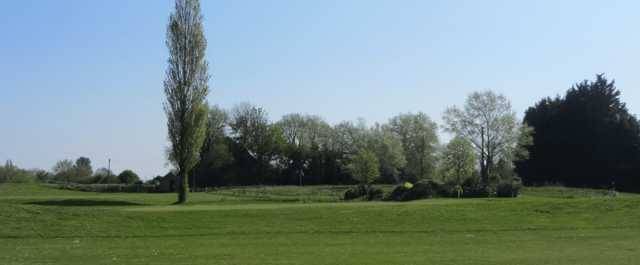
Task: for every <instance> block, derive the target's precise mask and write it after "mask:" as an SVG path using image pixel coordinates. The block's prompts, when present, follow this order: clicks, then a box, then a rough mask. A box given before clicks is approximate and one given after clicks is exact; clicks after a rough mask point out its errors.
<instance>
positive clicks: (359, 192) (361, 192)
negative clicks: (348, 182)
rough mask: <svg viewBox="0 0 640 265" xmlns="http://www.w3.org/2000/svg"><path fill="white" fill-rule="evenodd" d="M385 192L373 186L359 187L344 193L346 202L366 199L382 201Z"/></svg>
mask: <svg viewBox="0 0 640 265" xmlns="http://www.w3.org/2000/svg"><path fill="white" fill-rule="evenodd" d="M383 196H384V192H383V191H382V190H381V189H379V188H376V187H373V186H371V185H358V186H356V187H354V188H351V189H349V190H347V191H346V192H345V193H344V199H345V200H355V199H365V200H368V201H374V200H382V198H383Z"/></svg>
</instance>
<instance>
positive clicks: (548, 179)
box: [516, 75, 640, 191]
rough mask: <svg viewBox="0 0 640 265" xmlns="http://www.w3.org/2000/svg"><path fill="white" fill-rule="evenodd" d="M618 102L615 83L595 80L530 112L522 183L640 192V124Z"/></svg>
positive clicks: (519, 166)
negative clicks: (531, 130) (531, 129)
mask: <svg viewBox="0 0 640 265" xmlns="http://www.w3.org/2000/svg"><path fill="white" fill-rule="evenodd" d="M622 99H623V98H622V95H621V90H619V89H618V88H617V87H616V83H615V81H613V80H608V79H607V78H606V77H605V76H604V75H597V76H596V77H595V79H594V80H584V81H582V82H579V83H577V84H575V85H574V86H573V87H572V88H571V89H569V90H568V91H567V92H566V93H565V95H564V96H563V97H560V96H558V97H556V98H545V99H542V100H540V101H539V102H537V103H536V104H535V105H534V106H532V107H530V108H529V109H528V110H527V111H526V113H525V118H524V121H525V122H527V123H528V124H529V125H531V126H533V127H535V133H534V134H533V140H534V141H533V142H535V145H531V146H529V148H528V151H529V153H530V155H529V157H528V159H527V160H523V161H521V162H518V163H516V165H517V171H518V173H519V175H520V176H522V178H523V180H524V181H525V183H527V184H528V185H542V184H545V183H563V184H565V185H570V186H576V187H584V186H587V187H611V186H615V188H617V189H619V190H626V191H640V178H638V172H640V163H638V161H640V122H639V121H638V119H637V117H636V116H635V115H633V114H632V113H630V112H629V110H628V108H627V105H626V104H625V103H624V102H623V101H622Z"/></svg>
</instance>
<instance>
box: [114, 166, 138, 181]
mask: <svg viewBox="0 0 640 265" xmlns="http://www.w3.org/2000/svg"><path fill="white" fill-rule="evenodd" d="M118 180H119V181H120V183H123V184H134V183H136V182H139V181H140V177H138V174H136V173H135V172H133V171H132V170H129V169H127V170H124V171H122V172H121V173H120V175H118Z"/></svg>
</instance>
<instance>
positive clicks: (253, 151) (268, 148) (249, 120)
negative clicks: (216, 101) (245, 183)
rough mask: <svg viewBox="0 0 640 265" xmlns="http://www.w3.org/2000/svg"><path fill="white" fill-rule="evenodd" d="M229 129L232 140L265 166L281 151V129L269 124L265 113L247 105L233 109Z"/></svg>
mask: <svg viewBox="0 0 640 265" xmlns="http://www.w3.org/2000/svg"><path fill="white" fill-rule="evenodd" d="M229 125H230V127H231V130H232V135H233V137H234V139H235V140H236V141H237V142H238V144H239V145H240V146H242V147H243V148H245V150H246V151H247V152H249V154H250V155H251V156H252V157H253V158H254V159H256V160H257V161H258V162H259V163H260V166H263V167H264V166H266V165H267V164H268V163H269V162H270V161H271V160H272V159H273V158H274V157H275V156H276V155H278V154H279V152H280V151H281V150H282V148H283V145H284V142H285V139H284V136H283V133H282V129H281V128H279V127H278V126H273V125H271V124H269V117H268V114H267V112H266V111H265V110H264V109H262V108H259V107H256V106H253V105H251V104H249V103H243V104H240V105H237V106H236V107H234V109H233V110H232V112H231V122H230V124H229Z"/></svg>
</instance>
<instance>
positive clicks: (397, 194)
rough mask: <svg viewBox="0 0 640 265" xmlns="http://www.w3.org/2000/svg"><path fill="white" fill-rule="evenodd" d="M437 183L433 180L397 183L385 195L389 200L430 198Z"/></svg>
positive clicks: (434, 191) (435, 191) (434, 192)
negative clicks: (410, 183) (411, 183)
mask: <svg viewBox="0 0 640 265" xmlns="http://www.w3.org/2000/svg"><path fill="white" fill-rule="evenodd" d="M437 189H438V184H437V183H435V182H433V181H421V182H418V183H416V184H413V185H406V184H403V185H397V186H396V187H395V188H394V189H393V191H391V193H389V194H388V195H387V196H386V198H385V199H386V200H389V201H412V200H420V199H427V198H431V197H433V196H434V195H436V193H437Z"/></svg>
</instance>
